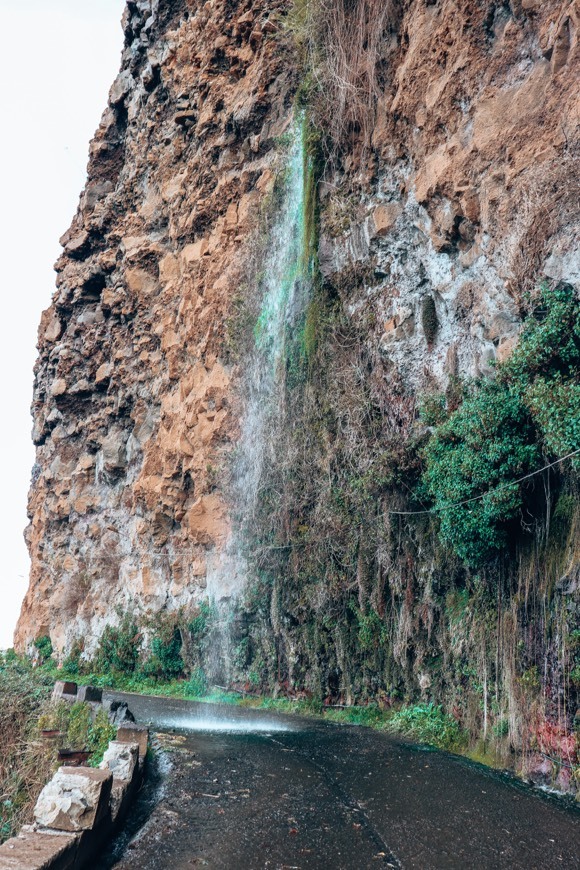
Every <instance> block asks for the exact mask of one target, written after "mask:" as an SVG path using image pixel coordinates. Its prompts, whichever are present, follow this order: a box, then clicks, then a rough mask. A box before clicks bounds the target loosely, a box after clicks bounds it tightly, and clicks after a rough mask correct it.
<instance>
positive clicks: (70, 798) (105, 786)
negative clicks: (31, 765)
mask: <svg viewBox="0 0 580 870" xmlns="http://www.w3.org/2000/svg"><path fill="white" fill-rule="evenodd" d="M112 784H113V776H112V774H111V772H110V771H108V770H94V769H93V768H90V767H61V768H60V770H58V771H57V772H56V773H55V775H54V776H53V778H52V779H51V781H50V782H49V783H47V785H45V787H44V788H43V790H42V791H41V793H40V796H39V798H38V801H37V803H36V807H35V808H34V817H35V819H36V822H37V823H38V824H39V825H40V826H41V827H42V828H52V829H54V830H57V831H71V832H74V831H85V830H88V829H90V828H93V827H94V826H95V825H96V824H98V822H99V821H100V820H101V819H102V818H103V817H104V816H105V815H106V814H107V811H108V808H109V798H110V796H111V787H112Z"/></svg>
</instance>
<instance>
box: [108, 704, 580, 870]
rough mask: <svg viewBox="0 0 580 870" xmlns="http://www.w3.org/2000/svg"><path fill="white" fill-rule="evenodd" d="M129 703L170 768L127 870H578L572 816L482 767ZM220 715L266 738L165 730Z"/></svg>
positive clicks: (246, 714)
mask: <svg viewBox="0 0 580 870" xmlns="http://www.w3.org/2000/svg"><path fill="white" fill-rule="evenodd" d="M131 707H132V709H134V710H135V713H136V715H137V718H138V719H142V720H151V721H152V723H153V725H154V727H155V723H158V722H163V723H167V724H165V725H164V726H163V728H162V731H161V734H160V739H161V741H162V744H163V746H164V748H165V751H166V752H167V753H168V754H169V755H170V757H171V760H172V769H171V771H170V772H169V774H168V777H167V780H166V782H165V785H164V790H163V794H162V797H161V800H160V801H159V803H158V804H157V805H156V806H155V808H154V810H153V812H152V814H151V816H150V818H149V820H148V822H147V823H146V825H145V827H144V829H143V830H142V831H141V832H140V834H138V835H137V837H136V838H135V839H134V840H133V841H132V842H131V843H130V845H129V848H128V849H127V850H126V852H125V854H124V856H123V857H122V859H121V860H120V862H119V863H117V864H115V866H118V867H119V868H122V870H153V868H155V870H161V868H174V870H181V868H189V867H198V866H200V867H215V868H244V870H251V868H266V867H270V868H290V867H292V868H330V867H332V868H343V870H350V868H373V867H380V866H396V867H398V866H400V867H408V868H421V870H426V868H465V867H478V868H479V867H481V868H490V870H491V868H528V870H531V868H538V870H539V868H551V867H569V868H574V867H580V856H579V855H578V849H577V845H578V839H579V837H580V814H579V813H578V812H577V811H574V810H568V809H566V808H565V807H564V806H562V805H560V804H559V803H558V802H556V801H554V800H553V799H549V798H547V797H545V796H543V795H541V794H538V793H537V792H533V791H532V790H531V789H529V788H527V787H525V786H522V785H521V784H519V783H516V782H515V781H514V780H513V779H511V778H510V777H507V776H504V775H501V774H497V773H494V772H491V771H489V770H487V769H485V768H482V767H480V766H479V765H475V764H472V763H469V762H466V761H464V760H462V759H459V758H456V757H453V756H448V755H445V754H443V753H438V752H434V751H428V750H425V749H423V748H419V747H414V746H411V745H408V744H405V743H401V742H398V741H395V740H393V739H391V738H389V737H387V736H385V735H383V734H379V733H377V732H373V731H371V730H369V729H366V728H358V727H352V726H336V725H328V724H324V723H318V722H315V721H312V720H305V719H299V718H297V717H281V716H278V715H275V714H271V713H270V714H269V713H266V712H263V711H244V710H240V709H229V708H227V707H226V708H224V707H222V708H216V707H214V708H213V709H212V705H205V704H194V703H187V702H178V701H172V700H168V699H161V698H157V699H152V698H151V699H149V698H147V699H145V698H135V697H132V698H131ZM217 713H220V714H221V716H222V717H223V718H224V719H226V720H230V723H231V724H230V727H231V728H235V727H238V728H239V729H241V728H242V727H245V728H250V729H251V728H254V729H256V728H260V729H262V730H260V731H254V732H253V733H252V731H249V732H248V733H233V732H232V731H230V732H227V731H225V732H221V733H215V732H214V733H211V732H210V731H207V730H206V731H199V732H197V733H192V732H191V731H190V732H189V733H188V732H187V731H186V730H185V728H184V727H181V728H179V729H171V727H170V725H169V724H168V723H170V722H171V721H173V722H174V723H176V724H177V723H179V724H181V726H184V725H185V724H186V723H187V722H189V726H190V728H191V727H195V720H196V719H199V718H200V717H205V718H206V719H207V717H208V716H210V715H211V716H212V717H215V716H216V714H217ZM219 721H220V720H219V718H217V719H215V718H214V723H217V724H218V727H219ZM232 723H233V724H232ZM236 723H237V725H236ZM268 726H270V727H271V730H270V731H268V730H267V729H268ZM280 728H287V729H288V730H279V729H280ZM102 866H103V867H104V866H113V864H111V863H109V864H105V865H102Z"/></svg>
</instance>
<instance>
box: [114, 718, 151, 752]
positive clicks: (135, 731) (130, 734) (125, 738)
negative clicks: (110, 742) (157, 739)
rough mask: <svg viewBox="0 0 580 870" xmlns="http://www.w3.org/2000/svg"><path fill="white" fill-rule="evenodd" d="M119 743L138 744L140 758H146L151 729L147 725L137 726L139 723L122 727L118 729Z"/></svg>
mask: <svg viewBox="0 0 580 870" xmlns="http://www.w3.org/2000/svg"><path fill="white" fill-rule="evenodd" d="M117 741H118V742H119V743H136V744H137V745H138V747H139V758H145V756H146V755H147V746H148V745H149V728H148V727H147V726H146V725H137V723H131V725H121V727H120V728H118V729H117Z"/></svg>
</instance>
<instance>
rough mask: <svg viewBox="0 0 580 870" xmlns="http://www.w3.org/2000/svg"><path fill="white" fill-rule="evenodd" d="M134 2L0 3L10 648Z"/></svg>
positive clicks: (3, 427) (4, 511) (3, 534)
mask: <svg viewBox="0 0 580 870" xmlns="http://www.w3.org/2000/svg"><path fill="white" fill-rule="evenodd" d="M123 6H124V0H0V34H1V41H0V112H1V114H0V173H1V177H2V180H1V183H0V184H1V186H0V263H1V264H2V268H1V271H0V281H1V289H2V303H1V305H2V307H1V313H2V319H1V326H0V331H1V333H2V334H1V338H0V389H1V395H0V403H1V404H0V408H1V412H0V414H1V415H0V457H1V461H2V477H1V480H2V498H1V501H0V649H2V648H5V647H8V646H11V645H12V633H13V631H14V627H15V625H16V620H17V618H18V611H19V608H20V602H21V600H22V597H23V596H24V592H25V591H26V586H27V575H28V556H27V553H26V548H25V546H24V541H23V538H22V533H23V530H24V528H25V526H26V523H27V519H26V497H27V491H28V484H29V480H30V470H31V468H32V464H33V462H34V452H33V447H32V443H31V440H30V430H31V426H32V424H31V420H30V412H29V407H30V402H31V394H32V367H33V365H34V360H35V356H36V348H35V345H36V330H37V326H38V322H39V319H40V314H41V312H42V310H43V309H44V308H46V307H47V306H48V305H49V304H50V298H51V295H52V291H53V288H54V277H55V276H54V272H53V270H52V265H53V263H54V261H55V260H56V258H57V256H58V254H59V251H60V248H59V245H58V239H59V237H60V236H61V235H62V234H63V233H64V231H65V230H66V229H67V227H68V225H69V224H70V221H71V219H72V217H73V214H74V212H75V210H76V206H77V201H78V197H79V194H80V192H81V189H82V187H83V184H84V180H85V176H86V163H87V155H88V145H89V141H90V139H91V138H92V136H93V133H94V131H95V130H96V128H97V126H98V123H99V120H100V117H101V113H102V111H103V109H104V108H105V104H106V99H107V93H108V89H109V87H110V85H111V84H112V82H113V80H114V78H115V76H116V74H117V71H118V68H119V62H120V52H121V47H122V40H123V34H122V31H121V27H120V20H121V15H122V12H123Z"/></svg>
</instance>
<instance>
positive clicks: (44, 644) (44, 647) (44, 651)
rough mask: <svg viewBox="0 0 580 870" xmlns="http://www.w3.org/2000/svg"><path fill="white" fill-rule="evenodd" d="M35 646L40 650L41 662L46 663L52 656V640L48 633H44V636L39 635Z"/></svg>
mask: <svg viewBox="0 0 580 870" xmlns="http://www.w3.org/2000/svg"><path fill="white" fill-rule="evenodd" d="M34 646H35V647H36V650H37V651H38V658H39V660H40V663H41V664H44V663H45V662H47V661H48V659H50V658H52V653H53V649H52V641H51V639H50V638H49V637H48V635H44V636H43V637H39V638H37V639H36V640H35V641H34Z"/></svg>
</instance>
